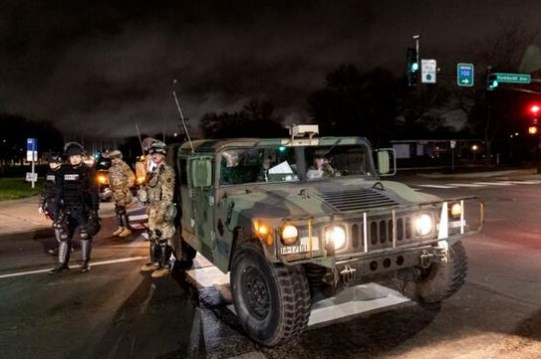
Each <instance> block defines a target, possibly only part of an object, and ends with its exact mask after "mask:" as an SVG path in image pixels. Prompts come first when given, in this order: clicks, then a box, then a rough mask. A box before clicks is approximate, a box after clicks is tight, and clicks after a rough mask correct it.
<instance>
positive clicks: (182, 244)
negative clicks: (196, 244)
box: [174, 230, 197, 263]
mask: <svg viewBox="0 0 541 359" xmlns="http://www.w3.org/2000/svg"><path fill="white" fill-rule="evenodd" d="M177 232H178V230H177ZM174 252H175V258H176V260H177V262H181V263H187V262H188V263H189V262H192V261H193V259H194V258H195V256H196V255H197V251H196V250H195V249H193V248H192V246H190V245H189V244H188V243H186V241H185V240H184V239H183V238H182V235H180V234H177V235H176V241H175V250H174Z"/></svg>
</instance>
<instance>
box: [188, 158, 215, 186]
mask: <svg viewBox="0 0 541 359" xmlns="http://www.w3.org/2000/svg"><path fill="white" fill-rule="evenodd" d="M190 172H191V180H192V188H208V187H210V186H211V185H212V161H211V160H210V159H208V158H194V159H192V160H191V161H190Z"/></svg>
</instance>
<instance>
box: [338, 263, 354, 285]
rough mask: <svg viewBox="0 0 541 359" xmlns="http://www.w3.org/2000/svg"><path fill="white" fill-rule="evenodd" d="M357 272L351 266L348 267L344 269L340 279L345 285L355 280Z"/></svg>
mask: <svg viewBox="0 0 541 359" xmlns="http://www.w3.org/2000/svg"><path fill="white" fill-rule="evenodd" d="M355 272H357V269H355V268H351V266H349V265H346V266H345V267H344V269H342V270H341V271H340V277H341V278H342V280H343V281H344V283H345V284H347V283H349V282H352V281H353V280H354V279H355Z"/></svg>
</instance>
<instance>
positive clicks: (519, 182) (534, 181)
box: [509, 180, 541, 184]
mask: <svg viewBox="0 0 541 359" xmlns="http://www.w3.org/2000/svg"><path fill="white" fill-rule="evenodd" d="M509 182H511V183H513V184H540V183H541V181H536V180H532V181H509Z"/></svg>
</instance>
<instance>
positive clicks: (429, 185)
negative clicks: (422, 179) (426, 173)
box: [417, 184, 455, 189]
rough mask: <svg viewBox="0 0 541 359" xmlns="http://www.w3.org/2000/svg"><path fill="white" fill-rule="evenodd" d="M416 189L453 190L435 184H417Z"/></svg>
mask: <svg viewBox="0 0 541 359" xmlns="http://www.w3.org/2000/svg"><path fill="white" fill-rule="evenodd" d="M417 187H426V188H443V189H451V188H455V187H452V186H444V185H437V184H419V185H417Z"/></svg>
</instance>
